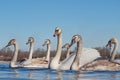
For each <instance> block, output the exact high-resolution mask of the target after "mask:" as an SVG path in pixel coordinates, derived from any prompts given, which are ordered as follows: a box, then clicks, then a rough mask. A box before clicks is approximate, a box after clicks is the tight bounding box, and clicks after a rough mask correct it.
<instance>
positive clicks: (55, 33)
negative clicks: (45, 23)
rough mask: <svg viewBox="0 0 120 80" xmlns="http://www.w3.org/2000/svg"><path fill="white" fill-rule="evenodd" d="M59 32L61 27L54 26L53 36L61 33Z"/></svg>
mask: <svg viewBox="0 0 120 80" xmlns="http://www.w3.org/2000/svg"><path fill="white" fill-rule="evenodd" d="M61 32H62V29H61V28H60V27H56V28H55V32H54V35H53V36H54V37H55V36H58V35H59V34H61Z"/></svg>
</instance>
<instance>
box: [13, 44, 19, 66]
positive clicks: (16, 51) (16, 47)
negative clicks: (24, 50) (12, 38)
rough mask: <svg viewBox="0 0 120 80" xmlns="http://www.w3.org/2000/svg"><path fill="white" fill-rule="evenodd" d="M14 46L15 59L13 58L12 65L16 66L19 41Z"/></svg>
mask: <svg viewBox="0 0 120 80" xmlns="http://www.w3.org/2000/svg"><path fill="white" fill-rule="evenodd" d="M14 48H15V50H14V55H13V59H12V60H11V67H12V65H13V66H14V65H15V63H16V62H17V57H18V44H17V43H16V44H15V45H14Z"/></svg>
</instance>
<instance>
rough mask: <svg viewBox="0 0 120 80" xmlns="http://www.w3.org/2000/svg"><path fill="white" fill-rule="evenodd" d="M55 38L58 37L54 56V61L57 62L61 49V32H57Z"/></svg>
mask: <svg viewBox="0 0 120 80" xmlns="http://www.w3.org/2000/svg"><path fill="white" fill-rule="evenodd" d="M57 38H58V39H57V40H58V41H57V43H58V44H57V52H56V55H55V58H56V61H58V62H59V60H60V57H61V51H62V34H59V35H58V37H57Z"/></svg>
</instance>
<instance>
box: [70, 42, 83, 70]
mask: <svg viewBox="0 0 120 80" xmlns="http://www.w3.org/2000/svg"><path fill="white" fill-rule="evenodd" d="M81 53H82V40H80V41H78V42H77V51H76V56H75V59H74V61H73V64H72V70H78V69H79V65H80V63H79V59H80V56H81Z"/></svg>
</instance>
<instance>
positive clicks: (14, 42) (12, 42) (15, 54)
mask: <svg viewBox="0 0 120 80" xmlns="http://www.w3.org/2000/svg"><path fill="white" fill-rule="evenodd" d="M11 45H13V46H14V55H13V58H12V60H11V62H10V65H9V66H10V67H11V68H19V67H21V65H20V64H18V63H17V57H18V43H17V41H16V40H15V39H11V40H10V41H9V42H8V44H7V45H6V46H5V47H9V46H11Z"/></svg>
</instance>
